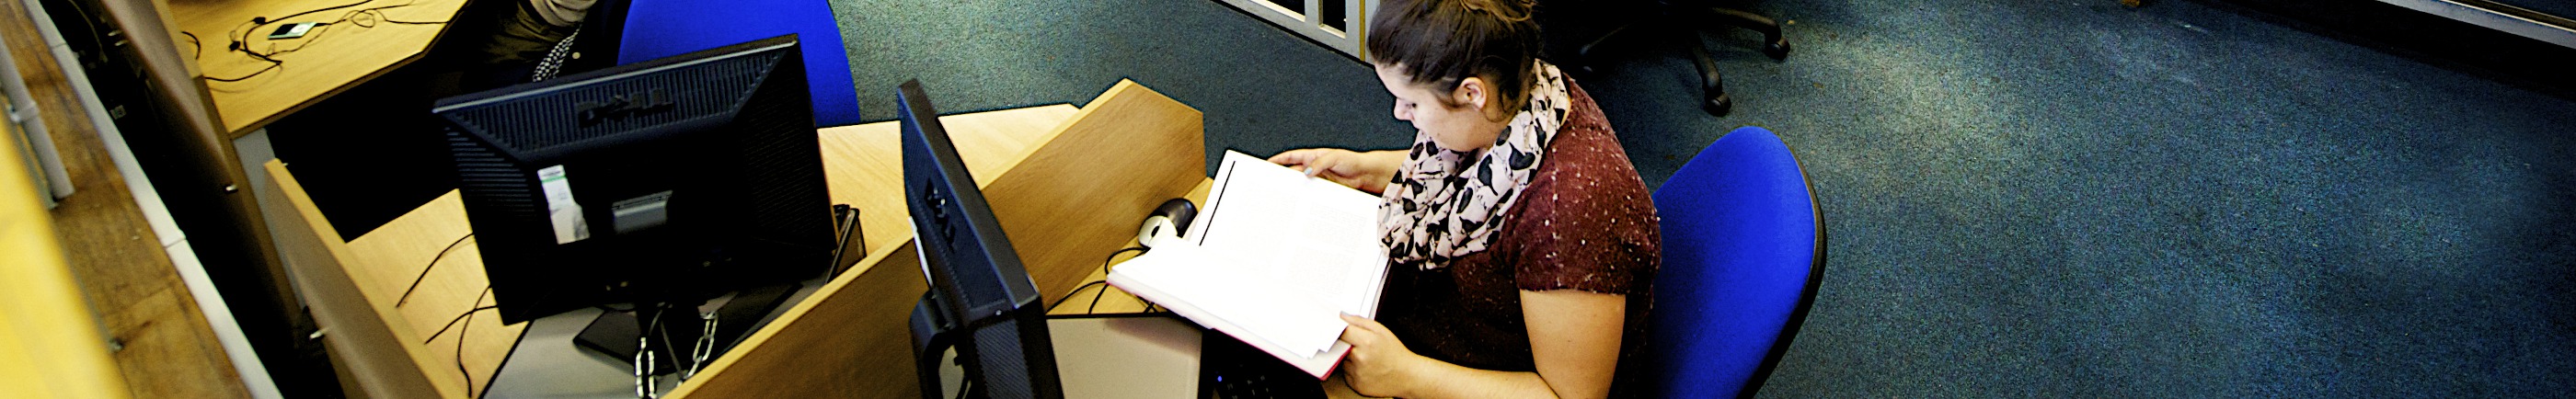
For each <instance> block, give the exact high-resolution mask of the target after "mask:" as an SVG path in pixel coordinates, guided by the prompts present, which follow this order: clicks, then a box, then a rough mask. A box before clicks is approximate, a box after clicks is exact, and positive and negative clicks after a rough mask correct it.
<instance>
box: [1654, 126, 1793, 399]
mask: <svg viewBox="0 0 2576 399" xmlns="http://www.w3.org/2000/svg"><path fill="white" fill-rule="evenodd" d="M1655 212H1656V214H1657V215H1659V216H1662V217H1663V220H1662V222H1661V224H1662V225H1663V240H1664V241H1663V251H1664V252H1663V265H1662V267H1661V268H1660V270H1659V271H1658V272H1657V274H1656V276H1655V298H1654V301H1655V307H1654V310H1653V312H1652V313H1651V316H1649V317H1651V318H1653V324H1652V327H1651V328H1649V331H1648V332H1647V339H1648V340H1649V341H1647V345H1648V346H1647V348H1648V350H1646V353H1644V354H1643V356H1645V357H1644V359H1643V360H1644V362H1643V363H1641V364H1639V366H1641V367H1640V368H1641V370H1636V371H1638V372H1643V373H1646V374H1645V375H1643V376H1640V378H1638V379H1635V380H1631V381H1635V382H1637V383H1639V384H1640V385H1643V386H1642V387H1641V388H1644V391H1646V392H1644V393H1646V394H1647V395H1644V396H1643V397H1663V398H1671V397H1724V396H1730V395H1733V396H1739V397H1751V396H1752V395H1753V392H1754V391H1755V390H1756V389H1758V388H1759V387H1760V386H1761V384H1762V380H1763V379H1764V378H1766V377H1768V376H1769V374H1770V370H1771V367H1772V365H1774V364H1777V363H1778V362H1779V358H1780V357H1781V355H1782V354H1784V353H1786V352H1787V350H1788V347H1789V339H1790V338H1791V337H1792V336H1794V335H1795V334H1796V333H1797V328H1798V324H1799V323H1800V321H1801V319H1804V318H1805V315H1806V309H1807V306H1808V304H1810V303H1813V302H1814V297H1815V289H1816V287H1817V283H1818V279H1819V278H1821V277H1822V276H1823V274H1822V271H1823V268H1824V246H1823V245H1824V218H1823V213H1822V211H1820V208H1818V207H1817V206H1816V201H1815V196H1814V194H1813V192H1812V191H1811V190H1809V189H1808V186H1807V179H1806V175H1805V173H1804V172H1803V171H1801V170H1800V169H1799V167H1798V160H1797V158H1795V157H1794V156H1792V155H1791V154H1790V153H1789V146H1788V144H1787V143H1784V142H1782V141H1781V140H1780V137H1779V136H1775V135H1772V134H1771V131H1769V130H1764V129H1762V128H1759V127H1746V128H1741V129H1736V130H1735V131H1734V132H1729V133H1727V134H1726V136H1724V137H1719V138H1718V139H1717V142H1716V143H1714V144H1709V146H1708V148H1707V149H1703V150H1701V151H1700V153H1699V155H1697V156H1694V157H1692V158H1691V160H1690V163H1689V164H1685V165H1683V166H1682V169H1681V170H1680V171H1679V172H1675V173H1674V174H1673V177H1672V179H1671V180H1667V181H1665V182H1664V185H1663V187H1662V188H1659V189H1656V190H1655Z"/></svg>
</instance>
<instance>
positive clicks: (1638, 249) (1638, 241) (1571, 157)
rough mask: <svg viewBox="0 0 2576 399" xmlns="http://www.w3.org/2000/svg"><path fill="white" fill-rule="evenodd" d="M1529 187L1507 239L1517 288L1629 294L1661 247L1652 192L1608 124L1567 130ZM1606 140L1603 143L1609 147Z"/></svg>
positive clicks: (1649, 273) (1651, 268) (1647, 275)
mask: <svg viewBox="0 0 2576 399" xmlns="http://www.w3.org/2000/svg"><path fill="white" fill-rule="evenodd" d="M1568 133H1570V134H1569V135H1568V136H1570V137H1561V138H1564V139H1567V140H1560V141H1559V142H1557V143H1554V147H1552V148H1550V150H1552V151H1553V152H1552V153H1551V154H1550V158H1548V159H1547V160H1546V161H1545V162H1548V163H1549V164H1550V165H1546V166H1542V167H1541V170H1540V173H1539V175H1538V176H1534V178H1533V179H1531V182H1530V187H1529V188H1528V190H1527V191H1524V192H1523V193H1524V195H1527V197H1523V198H1522V204H1520V205H1521V206H1520V208H1521V209H1519V210H1518V211H1519V212H1520V214H1518V215H1515V217H1516V220H1514V221H1513V222H1511V223H1512V225H1510V226H1509V227H1510V228H1512V229H1516V230H1520V231H1516V232H1504V233H1505V237H1508V238H1506V239H1508V240H1514V241H1516V242H1513V243H1510V245H1505V246H1503V248H1504V249H1506V250H1508V251H1510V253H1509V255H1510V256H1512V258H1513V259H1512V260H1513V262H1512V263H1513V266H1514V269H1515V270H1514V273H1515V275H1514V283H1515V284H1517V285H1518V286H1519V287H1520V289H1523V290H1530V291H1546V290H1559V289H1574V290H1582V291H1587V292H1596V293H1604V294H1621V295H1628V294H1632V293H1636V292H1638V291H1639V290H1640V289H1642V288H1644V287H1642V286H1641V285H1643V284H1652V282H1651V281H1637V280H1640V279H1651V278H1652V276H1653V273H1654V269H1655V267H1656V265H1657V263H1658V262H1659V261H1660V255H1661V249H1660V248H1659V247H1658V245H1659V242H1658V240H1659V239H1660V235H1659V231H1658V229H1659V227H1658V225H1657V223H1656V222H1657V220H1656V219H1655V208H1654V202H1653V201H1654V199H1653V198H1652V196H1651V195H1650V193H1649V192H1647V191H1646V189H1645V183H1644V182H1643V181H1640V180H1639V179H1638V177H1637V172H1636V170H1635V169H1634V168H1631V167H1629V166H1628V160H1627V157H1626V156H1625V154H1624V153H1623V152H1622V151H1620V149H1619V148H1618V147H1617V145H1618V144H1617V142H1616V141H1613V140H1610V139H1608V138H1607V137H1606V136H1607V134H1606V132H1568ZM1604 147H1606V148H1604Z"/></svg>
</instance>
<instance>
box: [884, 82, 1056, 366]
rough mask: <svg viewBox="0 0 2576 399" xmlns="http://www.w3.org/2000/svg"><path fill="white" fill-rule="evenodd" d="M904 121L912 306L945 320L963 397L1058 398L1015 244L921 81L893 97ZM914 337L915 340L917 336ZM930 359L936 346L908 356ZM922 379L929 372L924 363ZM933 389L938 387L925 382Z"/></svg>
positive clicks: (1034, 298) (1038, 308)
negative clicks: (918, 296)
mask: <svg viewBox="0 0 2576 399" xmlns="http://www.w3.org/2000/svg"><path fill="white" fill-rule="evenodd" d="M895 108H896V110H895V112H896V113H897V114H898V116H899V117H901V118H902V120H903V122H902V125H903V132H902V135H903V138H902V141H903V183H904V198H905V201H904V202H905V203H907V204H908V205H907V206H908V208H907V209H908V210H910V211H911V213H912V229H913V235H914V238H913V244H914V248H915V249H916V250H919V251H920V253H921V262H922V270H923V272H924V273H926V274H927V277H928V278H929V280H930V290H931V291H932V292H931V293H930V295H927V296H926V298H925V299H923V301H924V302H925V303H923V304H922V305H923V306H922V308H925V309H916V313H917V314H916V315H915V316H916V317H915V320H914V323H916V328H915V330H916V332H918V331H921V330H923V328H922V326H919V325H918V324H919V323H923V322H924V320H922V319H921V318H920V316H923V315H922V314H918V313H921V312H941V313H943V314H941V315H939V316H940V317H943V318H944V319H943V320H946V321H948V322H949V323H951V324H953V325H952V326H951V327H948V328H947V329H946V331H945V332H943V334H949V335H950V337H949V338H948V339H940V340H925V341H942V342H949V343H953V344H954V345H955V346H956V348H957V358H958V359H961V362H962V363H965V365H966V381H967V382H968V383H967V385H968V386H969V387H971V388H969V389H968V390H966V391H965V392H967V393H969V394H967V395H964V396H967V397H977V398H1058V397H1062V396H1063V392H1062V388H1061V385H1059V384H1058V381H1057V376H1056V372H1055V365H1056V363H1055V349H1054V342H1053V341H1052V340H1050V338H1049V337H1048V335H1047V330H1046V320H1045V318H1046V304H1045V302H1043V301H1042V298H1040V296H1039V294H1038V290H1037V284H1036V283H1034V282H1032V281H1030V279H1029V273H1028V271H1027V270H1026V269H1024V268H1022V267H1021V264H1020V255H1019V251H1017V250H1014V249H1012V248H1011V240H1010V236H1009V235H1008V234H1004V233H1003V232H1002V224H1001V222H1000V221H999V220H996V219H994V217H993V210H992V207H991V206H989V204H987V203H985V202H984V193H983V191H982V189H980V188H977V187H976V186H975V177H974V176H973V175H971V174H968V172H967V170H966V164H965V161H964V160H963V159H962V158H960V157H958V156H957V148H956V147H955V146H954V145H953V144H952V143H951V142H950V141H949V140H948V131H947V129H945V128H944V127H943V126H941V125H940V123H939V111H937V110H935V109H932V108H931V106H930V98H929V96H927V95H925V94H923V92H922V89H921V82H920V81H908V82H904V83H903V86H902V87H900V88H899V90H898V91H897V94H896V96H895ZM919 338H922V337H916V339H919ZM916 355H920V356H929V357H931V358H933V359H935V358H937V357H938V356H940V353H939V351H938V350H937V349H935V348H934V349H931V350H925V351H923V352H922V353H916ZM922 372H923V373H924V375H923V377H924V379H923V380H924V381H936V380H937V379H936V378H931V376H930V375H929V373H931V372H932V371H931V370H922ZM922 388H923V392H924V393H926V394H929V395H930V396H944V395H941V394H938V393H937V392H939V391H938V390H939V389H940V387H937V386H932V385H925V386H923V387H922Z"/></svg>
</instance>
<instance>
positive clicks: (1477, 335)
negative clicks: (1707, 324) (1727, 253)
mask: <svg viewBox="0 0 2576 399" xmlns="http://www.w3.org/2000/svg"><path fill="white" fill-rule="evenodd" d="M1566 89H1567V90H1568V91H1570V92H1571V93H1570V94H1571V95H1570V97H1571V98H1572V99H1573V105H1572V106H1571V110H1570V112H1569V113H1568V114H1567V116H1566V121H1565V124H1564V125H1563V126H1562V127H1560V128H1559V130H1558V131H1557V134H1556V137H1555V139H1554V140H1555V141H1554V142H1550V143H1548V144H1547V156H1546V157H1545V158H1542V160H1541V161H1540V165H1539V167H1538V171H1537V173H1536V174H1534V175H1533V176H1531V178H1530V185H1529V188H1527V191H1524V192H1522V194H1521V198H1522V200H1521V201H1519V202H1518V203H1516V204H1513V205H1512V207H1511V209H1510V210H1509V211H1507V212H1509V213H1508V214H1507V216H1505V221H1504V222H1503V229H1502V230H1500V231H1497V232H1495V233H1496V234H1498V236H1496V237H1495V238H1494V243H1493V245H1491V246H1488V247H1486V249H1485V250H1484V251H1481V252H1476V253H1470V254H1467V255H1466V256H1462V257H1459V258H1457V259H1455V260H1452V261H1451V262H1450V264H1449V266H1448V267H1446V268H1442V269H1438V270H1431V271H1423V270H1420V269H1419V268H1416V267H1413V266H1410V265H1397V266H1395V267H1392V268H1390V270H1391V272H1390V274H1391V275H1390V276H1389V278H1388V280H1387V290H1386V296H1385V297H1384V299H1383V300H1382V301H1381V303H1383V305H1382V306H1380V308H1379V317H1378V319H1379V320H1384V321H1385V323H1386V325H1387V328H1388V329H1389V330H1392V331H1393V332H1394V333H1395V335H1396V338H1398V339H1401V340H1403V342H1404V344H1405V346H1406V347H1409V348H1411V349H1413V351H1414V352H1416V353H1420V354H1422V355H1423V356H1427V357H1430V358H1433V359H1439V360H1441V361H1446V362H1450V363H1454V364H1457V365H1460V366H1466V367H1472V368H1478V369H1486V370H1500V371H1534V370H1535V369H1534V367H1533V365H1532V362H1531V357H1530V356H1531V355H1530V339H1529V327H1527V326H1526V325H1525V324H1524V322H1523V320H1522V317H1521V316H1522V313H1521V297H1520V291H1521V290H1531V291H1546V290H1559V289H1574V290H1583V291H1587V292H1598V293H1607V294H1621V295H1626V296H1627V302H1628V309H1627V317H1626V319H1625V320H1624V321H1625V324H1626V330H1625V331H1626V332H1625V334H1624V336H1623V337H1622V339H1620V354H1619V356H1620V363H1621V364H1627V363H1628V361H1627V360H1628V358H1629V357H1630V356H1633V355H1635V354H1636V352H1637V350H1636V348H1637V347H1638V344H1639V343H1641V342H1643V341H1645V339H1644V334H1645V321H1646V311H1647V310H1648V309H1647V308H1648V304H1650V303H1653V302H1652V301H1651V300H1652V298H1653V293H1654V289H1653V286H1654V281H1655V266H1656V264H1657V263H1659V259H1660V257H1659V255H1661V252H1660V249H1659V248H1658V245H1659V243H1660V242H1661V237H1660V236H1659V232H1658V227H1657V225H1656V220H1657V219H1656V217H1655V205H1654V203H1653V200H1652V199H1651V198H1650V197H1649V193H1648V192H1647V191H1646V184H1645V182H1644V181H1642V180H1639V179H1638V177H1637V170H1636V168H1635V167H1634V166H1631V165H1630V164H1629V163H1628V155H1627V152H1626V150H1623V149H1621V148H1620V147H1619V140H1618V138H1617V137H1616V136H1614V135H1613V134H1612V133H1611V131H1610V123H1609V121H1608V120H1606V119H1603V118H1602V116H1601V108H1600V107H1599V106H1597V105H1594V104H1593V103H1592V97H1591V96H1590V95H1587V94H1584V92H1583V88H1582V87H1578V86H1575V85H1574V83H1573V80H1572V79H1571V78H1569V79H1568V80H1567V81H1566ZM1623 374H1624V373H1623Z"/></svg>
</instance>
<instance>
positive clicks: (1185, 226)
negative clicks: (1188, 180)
mask: <svg viewBox="0 0 2576 399" xmlns="http://www.w3.org/2000/svg"><path fill="white" fill-rule="evenodd" d="M1198 217H1199V207H1198V205H1197V204H1192V203H1190V200H1188V199H1181V198H1173V199H1172V200H1170V201H1163V205H1162V206H1157V207H1154V213H1152V214H1147V215H1146V216H1145V223H1144V225H1142V226H1137V228H1136V242H1137V243H1138V244H1143V245H1144V246H1145V247H1146V248H1153V247H1157V246H1161V244H1162V243H1163V242H1165V241H1179V240H1180V239H1181V234H1182V232H1185V231H1189V229H1190V221H1192V220H1197V219H1198Z"/></svg>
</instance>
